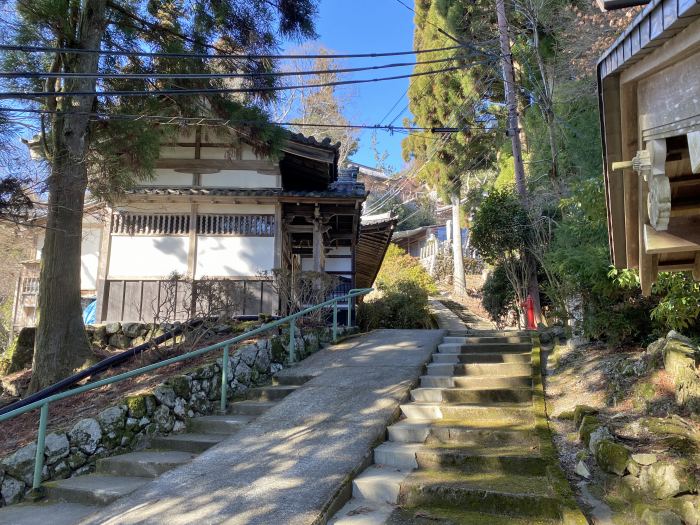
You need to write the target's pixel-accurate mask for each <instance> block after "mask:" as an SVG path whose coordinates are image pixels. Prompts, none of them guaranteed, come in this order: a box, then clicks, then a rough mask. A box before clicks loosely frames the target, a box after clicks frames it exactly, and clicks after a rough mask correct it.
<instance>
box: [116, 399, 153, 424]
mask: <svg viewBox="0 0 700 525" xmlns="http://www.w3.org/2000/svg"><path fill="white" fill-rule="evenodd" d="M123 404H125V405H126V406H127V407H128V408H129V417H133V418H134V419H141V418H142V417H145V416H147V415H148V414H149V412H150V411H151V410H149V408H150V406H153V407H155V398H154V397H153V395H152V394H136V395H133V396H128V397H127V398H126V399H125V400H124V403H123Z"/></svg>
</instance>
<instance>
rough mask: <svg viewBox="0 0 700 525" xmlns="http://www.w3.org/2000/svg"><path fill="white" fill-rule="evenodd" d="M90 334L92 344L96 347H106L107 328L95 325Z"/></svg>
mask: <svg viewBox="0 0 700 525" xmlns="http://www.w3.org/2000/svg"><path fill="white" fill-rule="evenodd" d="M93 328H94V331H93V332H92V343H93V344H94V345H96V346H100V347H102V346H107V327H106V326H105V325H103V324H98V325H95V326H94V327H93Z"/></svg>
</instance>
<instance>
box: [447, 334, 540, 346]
mask: <svg viewBox="0 0 700 525" xmlns="http://www.w3.org/2000/svg"><path fill="white" fill-rule="evenodd" d="M442 342H443V343H459V344H461V345H466V344H480V343H501V344H503V343H530V342H531V339H530V336H519V335H514V336H484V337H477V336H449V335H446V336H445V337H444V338H443V340H442Z"/></svg>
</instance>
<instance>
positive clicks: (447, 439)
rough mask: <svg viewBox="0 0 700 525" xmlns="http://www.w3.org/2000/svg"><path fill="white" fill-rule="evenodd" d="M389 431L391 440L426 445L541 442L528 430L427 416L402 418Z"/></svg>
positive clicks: (534, 445) (466, 445) (528, 445)
mask: <svg viewBox="0 0 700 525" xmlns="http://www.w3.org/2000/svg"><path fill="white" fill-rule="evenodd" d="M387 434H388V439H389V440H390V441H394V442H400V443H424V444H426V445H440V444H453V445H459V446H465V447H468V446H485V445H490V446H494V447H500V446H506V445H520V446H524V447H531V448H532V447H537V445H538V443H539V441H538V439H537V436H536V435H535V434H533V433H532V432H530V431H529V430H511V429H510V428H509V427H508V426H507V425H506V426H504V429H499V428H488V427H475V426H471V425H469V424H460V423H459V422H448V423H445V422H444V421H432V420H426V419H402V420H400V421H397V422H396V423H394V424H393V425H391V426H389V428H388V429H387Z"/></svg>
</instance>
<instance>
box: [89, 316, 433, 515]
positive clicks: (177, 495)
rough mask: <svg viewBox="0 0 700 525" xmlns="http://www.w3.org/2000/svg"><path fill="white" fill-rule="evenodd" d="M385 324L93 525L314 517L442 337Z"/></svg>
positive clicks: (304, 366) (319, 360)
mask: <svg viewBox="0 0 700 525" xmlns="http://www.w3.org/2000/svg"><path fill="white" fill-rule="evenodd" d="M443 335H444V332H443V331H442V330H377V331H374V332H371V333H370V334H367V335H363V336H357V337H355V338H352V339H351V340H349V341H347V342H345V343H343V344H340V345H337V346H334V347H331V348H328V349H325V350H322V351H320V352H318V353H317V354H315V355H313V356H311V357H309V358H308V359H306V360H305V361H304V362H303V363H301V364H300V365H299V366H297V367H294V368H291V369H288V370H285V371H284V374H289V375H298V376H312V379H310V380H309V381H308V382H307V383H305V384H304V385H303V386H302V387H301V388H299V389H298V390H297V391H295V392H294V393H293V394H291V395H289V396H288V397H286V398H285V399H284V400H283V401H282V402H280V403H279V404H277V405H276V406H275V407H274V408H272V409H270V410H268V411H267V412H266V413H265V414H264V415H262V416H261V417H259V418H258V419H257V420H255V422H253V423H251V424H250V425H249V426H248V427H246V428H244V429H243V430H241V431H240V432H238V433H236V434H234V435H233V436H231V437H230V438H228V439H226V440H225V441H223V442H221V443H220V444H218V445H216V446H215V447H213V448H211V449H209V450H208V451H206V452H205V453H203V454H202V455H200V456H199V457H197V458H196V459H194V460H193V461H192V462H191V463H189V464H188V465H185V466H183V467H180V468H177V469H175V470H172V471H170V472H167V473H166V474H163V475H162V476H161V477H159V478H157V479H156V480H154V481H153V482H151V483H149V484H148V485H146V486H145V487H144V489H142V490H141V492H140V493H137V494H133V495H131V496H129V497H126V498H123V499H121V500H119V501H117V502H115V503H114V504H112V505H110V506H108V507H106V508H105V509H102V510H101V511H99V512H98V513H96V514H94V515H92V516H90V517H88V518H87V519H85V520H84V521H83V522H81V523H86V524H88V523H89V524H98V523H99V524H113V525H116V524H120V525H122V524H125V525H126V524H137V523H138V524H146V523H148V524H151V523H152V524H156V523H157V524H167V525H179V524H191V523H196V524H197V525H204V524H210V523H211V524H213V523H217V524H218V523H227V524H246V525H256V524H260V525H269V524H278V523H279V524H282V523H284V524H289V525H297V524H299V525H301V524H313V523H316V522H317V520H318V519H319V517H320V516H321V515H323V513H324V512H325V511H326V509H327V507H328V505H329V504H330V503H331V502H332V501H333V500H334V497H335V495H336V494H337V493H338V491H339V490H340V489H341V488H342V487H343V486H344V485H345V484H347V483H348V482H349V480H350V478H351V477H352V476H353V475H354V474H355V473H356V472H358V471H360V470H361V469H362V468H363V466H364V461H365V459H366V458H367V457H369V455H370V453H371V449H372V447H373V445H375V444H376V443H377V441H379V440H381V439H383V436H384V432H385V428H386V426H387V425H388V424H390V423H391V421H392V420H393V418H394V417H395V414H396V413H397V411H398V408H399V405H400V403H401V402H402V401H404V399H405V398H406V396H407V395H408V393H409V390H410V388H411V386H413V385H414V384H415V382H416V380H417V378H418V377H419V376H420V375H421V373H422V370H423V366H424V364H425V363H426V361H427V360H428V359H429V358H430V356H431V354H432V352H433V351H434V349H435V348H436V347H437V344H438V342H440V341H441V340H442V337H443Z"/></svg>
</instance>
